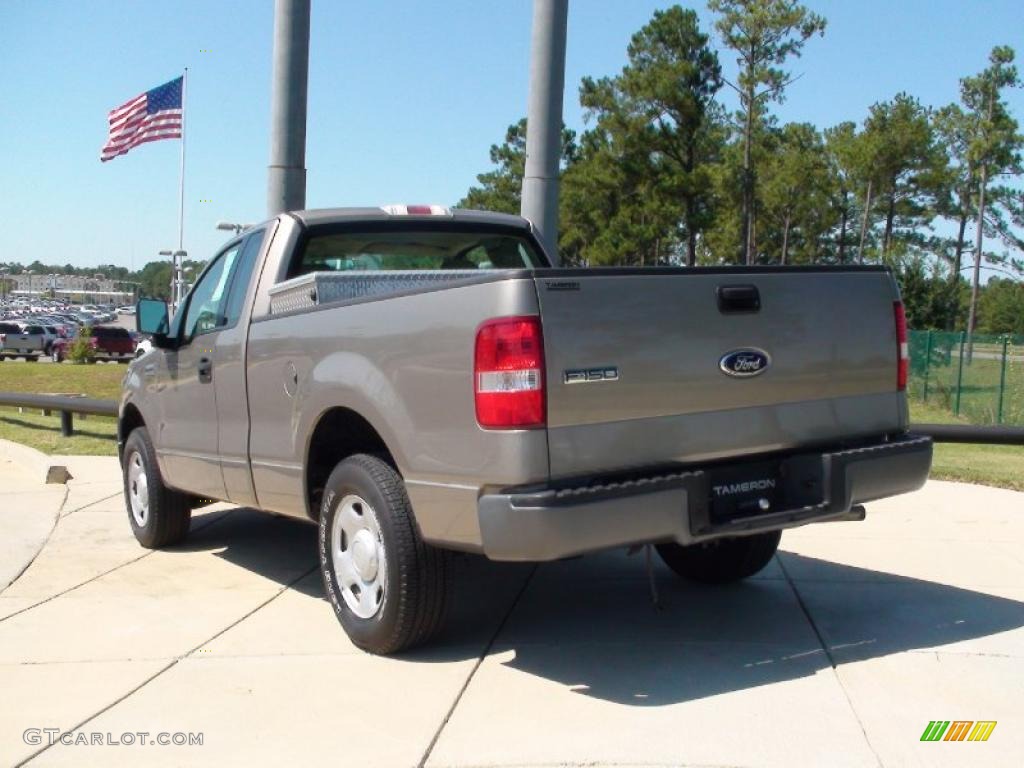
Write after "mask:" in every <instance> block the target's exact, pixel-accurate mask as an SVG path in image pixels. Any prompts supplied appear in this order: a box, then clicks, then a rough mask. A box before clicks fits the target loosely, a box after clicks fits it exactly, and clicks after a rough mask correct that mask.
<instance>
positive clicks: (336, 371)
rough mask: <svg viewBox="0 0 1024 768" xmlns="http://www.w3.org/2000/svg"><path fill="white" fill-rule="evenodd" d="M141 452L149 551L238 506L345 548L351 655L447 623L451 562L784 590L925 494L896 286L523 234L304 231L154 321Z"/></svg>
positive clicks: (212, 279)
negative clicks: (836, 537)
mask: <svg viewBox="0 0 1024 768" xmlns="http://www.w3.org/2000/svg"><path fill="white" fill-rule="evenodd" d="M136 319H137V324H138V328H139V331H140V332H142V333H148V334H152V343H153V350H152V351H151V352H149V353H147V354H145V355H144V356H142V357H141V358H139V359H137V360H135V361H134V362H132V363H131V365H130V366H129V368H128V371H127V375H126V377H125V387H124V392H123V397H122V400H121V404H120V421H119V431H118V438H119V453H120V457H121V463H122V468H123V476H124V494H125V502H126V506H127V511H128V518H129V522H130V524H131V527H132V530H133V532H134V534H135V536H136V537H137V539H138V541H139V542H140V543H141V544H142V545H143V546H145V547H163V546H167V545H170V544H174V543H175V542H178V541H181V540H182V539H183V538H184V537H185V536H186V535H187V533H188V531H189V522H190V514H191V510H192V509H193V508H195V507H196V506H199V505H201V504H203V503H206V501H208V500H212V499H217V500H224V501H228V502H232V503H235V504H239V505H244V506H248V507H254V508H257V509H261V510H265V511H268V512H272V513H276V514H279V515H288V516H293V517H296V518H300V519H303V520H308V521H311V522H312V523H314V524H316V525H318V526H319V534H318V538H317V541H318V544H317V547H318V557H319V564H320V569H321V572H322V576H323V582H324V589H325V593H326V595H327V597H328V599H329V601H330V603H331V605H332V607H333V609H334V611H335V613H336V615H337V618H338V620H339V621H340V623H341V625H342V627H343V628H344V629H345V631H346V632H347V633H348V635H349V637H350V638H351V639H352V641H353V642H354V643H355V644H356V645H357V646H359V647H361V648H364V649H366V650H369V651H371V652H374V653H391V652H395V651H398V650H401V649H403V648H408V647H410V646H413V645H415V644H418V643H422V642H424V641H426V640H427V639H428V638H430V637H432V636H433V635H434V634H435V633H436V632H437V631H438V629H439V628H440V627H441V624H442V619H443V616H444V611H445V605H446V602H447V587H446V584H447V576H446V574H447V570H448V567H449V565H448V561H449V555H450V551H453V550H455V551H463V552H472V553H480V554H483V555H485V556H486V557H489V558H491V559H494V560H504V561H550V560H556V559H560V558H567V557H571V556H575V555H580V554H584V553H589V552H594V551H598V550H603V549H607V548H612V547H624V546H635V545H653V546H655V547H656V548H657V552H658V553H659V554H660V556H661V558H662V559H663V560H664V561H665V563H666V564H667V565H668V566H669V568H671V569H672V570H673V571H675V572H676V573H677V574H679V575H680V576H682V577H684V578H687V579H691V580H696V581H699V582H712V583H720V582H728V581H735V580H738V579H742V578H745V577H747V576H750V575H752V574H753V573H755V572H757V571H758V570H760V569H761V568H763V567H764V566H765V565H766V564H767V563H768V562H769V561H770V560H771V558H772V557H773V555H774V553H775V551H776V548H777V547H778V544H779V537H780V531H782V530H783V529H785V528H790V527H793V526H798V525H804V524H807V523H814V522H824V521H836V520H859V519H863V517H864V514H865V513H864V509H863V507H862V506H861V505H862V504H863V503H864V502H868V501H871V500H873V499H879V498H883V497H886V496H891V495H894V494H899V493H904V492H907V491H911V490H914V489H916V488H918V487H920V486H921V485H922V484H923V483H924V481H925V479H926V477H927V475H928V471H929V468H930V465H931V450H932V446H931V442H930V441H929V439H928V438H926V437H918V436H915V435H912V434H908V418H907V402H906V396H905V391H904V389H905V386H906V377H907V341H906V323H905V320H904V315H903V308H902V304H901V303H900V298H899V292H898V288H897V286H896V283H895V282H894V280H893V277H892V275H891V273H890V272H889V270H888V269H886V268H884V267H876V266H821V267H775V266H762V267H698V268H691V269H687V268H677V267H654V268H641V269H635V268H599V269H593V268H577V269H565V268H553V267H551V266H550V264H549V260H548V258H547V256H546V255H545V254H544V251H543V250H542V248H541V246H540V244H539V242H538V240H537V238H536V237H535V232H534V230H533V228H532V226H531V225H530V223H529V222H527V221H526V220H524V219H521V218H518V217H514V216H507V215H501V214H495V213H484V212H477V211H459V210H454V211H453V210H448V209H445V208H442V207H440V206H389V207H386V208H362V209H335V210H310V211H295V212H289V213H284V214H281V215H279V216H277V217H276V218H274V219H272V220H270V221H268V222H265V223H263V224H260V225H258V226H255V227H253V228H252V229H250V230H248V231H246V232H244V233H242V234H241V235H240V236H238V237H236V238H235V239H233V240H231V241H230V242H229V243H228V244H227V245H226V246H225V247H224V248H223V249H222V250H221V251H220V252H219V253H217V254H216V255H214V257H213V258H212V259H211V260H210V261H209V263H208V264H207V266H206V268H205V270H204V271H203V273H202V274H201V276H200V277H199V279H198V280H197V282H196V284H195V286H194V287H193V288H192V290H191V292H190V294H189V295H188V297H187V298H186V299H185V301H184V303H183V304H182V305H181V307H180V308H179V310H178V311H177V313H176V314H175V315H174V317H173V319H169V318H168V311H167V306H166V304H165V303H164V302H161V301H156V300H142V301H140V302H139V304H138V309H137V316H136Z"/></svg>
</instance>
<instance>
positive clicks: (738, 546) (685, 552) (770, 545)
mask: <svg viewBox="0 0 1024 768" xmlns="http://www.w3.org/2000/svg"><path fill="white" fill-rule="evenodd" d="M781 538H782V531H769V532H767V533H757V534H754V535H752V536H734V537H729V538H724V539H714V540H712V541H706V542H702V543H700V544H691V545H690V546H686V547H684V546H682V545H681V544H675V543H672V544H658V545H657V550H658V554H659V555H660V556H661V559H662V560H664V561H665V565H667V566H668V567H669V568H671V569H672V570H673V571H675V572H676V573H677V574H678V575H679V576H682V577H683V578H684V579H690V580H691V581H699V582H702V583H704V584H727V583H729V582H732V581H739V580H740V579H745V578H747V577H748V576H753V575H754V574H755V573H757V572H758V571H760V570H761V569H762V568H764V567H765V566H766V565H768V563H769V562H771V559H772V557H774V556H775V551H776V550H777V549H778V548H779V540H780V539H781Z"/></svg>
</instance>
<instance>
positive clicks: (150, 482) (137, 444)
mask: <svg viewBox="0 0 1024 768" xmlns="http://www.w3.org/2000/svg"><path fill="white" fill-rule="evenodd" d="M122 473H123V477H124V500H125V504H126V506H127V507H128V522H129V523H130V524H131V526H132V533H134V534H135V538H136V539H137V540H138V542H139V544H141V545H142V546H144V547H146V548H148V549H159V548H160V547H166V546H170V545H171V544H177V543H178V542H179V541H181V540H182V539H184V538H185V537H186V536H187V535H188V529H189V522H190V520H191V518H192V509H191V507H190V505H189V496H188V495H187V494H184V493H179V492H178V491H175V490H172V489H171V488H168V487H167V486H166V485H164V481H163V478H162V477H160V467H158V466H157V463H156V451H154V450H153V443H152V442H151V441H150V439H149V433H148V432H147V431H146V428H145V427H137V428H136V429H135V430H133V431H132V433H131V435H129V436H128V440H127V441H125V445H124V465H123V467H122Z"/></svg>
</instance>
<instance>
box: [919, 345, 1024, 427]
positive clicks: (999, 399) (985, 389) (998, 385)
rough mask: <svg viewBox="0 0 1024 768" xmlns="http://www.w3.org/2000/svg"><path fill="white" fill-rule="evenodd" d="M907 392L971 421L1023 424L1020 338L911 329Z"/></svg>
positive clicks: (1023, 359) (1023, 352)
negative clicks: (970, 335)
mask: <svg viewBox="0 0 1024 768" xmlns="http://www.w3.org/2000/svg"><path fill="white" fill-rule="evenodd" d="M908 394H909V395H910V397H913V398H917V399H918V400H923V401H924V402H926V403H930V404H932V405H935V406H938V407H941V408H946V409H948V410H949V412H950V413H952V414H953V415H954V416H961V417H963V418H965V419H967V420H968V421H970V422H971V423H973V424H1014V425H1024V336H1010V335H999V336H996V335H986V334H979V333H976V334H974V335H973V337H969V336H968V335H967V334H966V333H963V332H945V331H911V332H910V381H909V385H908Z"/></svg>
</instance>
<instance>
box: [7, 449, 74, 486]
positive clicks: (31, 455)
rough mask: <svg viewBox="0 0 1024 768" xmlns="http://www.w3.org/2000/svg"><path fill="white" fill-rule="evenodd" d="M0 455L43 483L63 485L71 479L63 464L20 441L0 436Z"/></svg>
mask: <svg viewBox="0 0 1024 768" xmlns="http://www.w3.org/2000/svg"><path fill="white" fill-rule="evenodd" d="M0 456H2V457H4V458H5V459H8V460H10V461H13V462H14V463H15V464H20V465H21V466H23V467H24V468H25V469H27V470H28V471H29V472H30V473H31V476H32V477H33V479H38V480H39V482H41V483H44V484H50V483H56V484H58V485H65V484H67V482H68V480H71V479H73V478H72V476H71V473H70V472H68V468H67V467H66V466H65V465H63V464H61V463H59V462H57V461H54V459H53V458H52V457H51V456H47V455H46V454H45V453H43V452H42V451H37V450H36V449H35V448H29V447H28V446H27V445H22V444H21V443H15V442H13V441H11V440H4V439H2V438H0Z"/></svg>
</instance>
